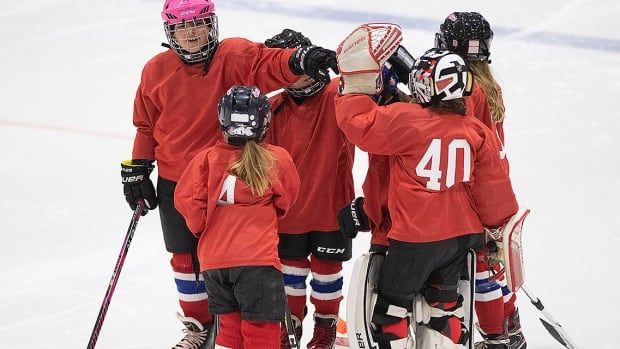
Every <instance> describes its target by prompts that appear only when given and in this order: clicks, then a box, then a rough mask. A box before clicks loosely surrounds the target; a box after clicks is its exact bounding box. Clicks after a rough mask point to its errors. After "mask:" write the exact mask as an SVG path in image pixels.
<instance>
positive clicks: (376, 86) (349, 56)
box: [336, 23, 403, 95]
mask: <svg viewBox="0 0 620 349" xmlns="http://www.w3.org/2000/svg"><path fill="white" fill-rule="evenodd" d="M402 40H403V34H402V31H401V29H400V27H399V26H398V25H396V24H390V23H368V24H363V25H360V26H359V27H357V28H355V30H353V32H352V33H351V34H349V36H347V37H346V38H345V39H344V40H343V41H342V42H341V43H340V45H339V46H338V50H337V51H336V55H337V60H338V68H339V69H340V73H341V74H342V78H341V79H342V81H341V91H340V93H341V94H343V95H346V94H349V93H362V94H368V95H374V94H377V93H379V92H381V88H382V84H381V67H382V66H383V64H384V63H385V62H386V61H387V60H388V58H390V56H392V54H394V52H396V50H397V49H398V47H399V45H400V42H401V41H402Z"/></svg>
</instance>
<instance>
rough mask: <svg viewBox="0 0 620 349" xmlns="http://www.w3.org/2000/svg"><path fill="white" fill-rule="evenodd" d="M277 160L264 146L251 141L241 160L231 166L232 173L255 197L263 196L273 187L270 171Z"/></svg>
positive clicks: (245, 146) (240, 156) (248, 142)
mask: <svg viewBox="0 0 620 349" xmlns="http://www.w3.org/2000/svg"><path fill="white" fill-rule="evenodd" d="M274 163H275V158H274V157H273V154H271V152H270V151H268V150H267V149H265V147H264V146H263V145H262V144H258V143H256V142H255V141H252V140H249V141H247V143H245V145H244V146H243V149H242V150H241V154H240V155H239V158H238V159H237V160H235V161H234V162H233V163H232V164H231V165H230V172H231V173H232V174H233V175H234V176H236V177H239V178H240V179H242V180H243V181H244V182H245V183H246V184H247V185H248V186H249V187H250V189H251V190H252V193H253V194H254V195H259V196H262V195H263V194H265V191H267V189H268V188H269V186H270V185H271V180H270V178H269V170H270V169H271V168H272V167H273V164H274Z"/></svg>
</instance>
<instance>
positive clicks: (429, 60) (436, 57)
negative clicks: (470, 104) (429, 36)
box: [409, 49, 473, 106]
mask: <svg viewBox="0 0 620 349" xmlns="http://www.w3.org/2000/svg"><path fill="white" fill-rule="evenodd" d="M472 84H473V77H472V75H471V73H470V72H469V68H468V67H467V63H466V62H465V60H464V59H463V58H462V57H461V56H459V55H457V54H454V53H451V52H450V51H446V50H442V49H431V50H428V51H426V53H424V55H422V57H420V59H418V60H417V61H416V63H415V65H414V69H413V71H412V72H411V75H410V76H409V89H410V90H411V93H412V94H413V97H414V99H415V100H416V101H417V102H418V103H419V104H422V105H423V106H429V105H431V104H433V103H437V102H439V101H448V100H452V99H458V98H462V97H465V96H468V95H470V94H471V89H472Z"/></svg>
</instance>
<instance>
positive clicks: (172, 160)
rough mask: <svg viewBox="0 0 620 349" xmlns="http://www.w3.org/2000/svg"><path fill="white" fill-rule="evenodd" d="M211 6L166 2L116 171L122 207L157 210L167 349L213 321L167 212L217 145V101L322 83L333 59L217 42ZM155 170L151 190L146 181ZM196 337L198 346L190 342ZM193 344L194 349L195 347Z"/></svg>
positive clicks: (309, 51) (185, 242)
mask: <svg viewBox="0 0 620 349" xmlns="http://www.w3.org/2000/svg"><path fill="white" fill-rule="evenodd" d="M214 11H215V6H214V4H213V2H212V1H211V0H166V1H165V3H164V9H163V11H162V18H163V21H164V30H165V33H166V36H167V38H168V44H169V46H170V49H169V50H167V51H165V52H162V53H160V54H158V55H156V56H155V57H153V58H152V59H151V60H150V61H149V62H148V63H147V64H146V65H145V67H144V69H143V71H142V77H141V81H140V85H139V87H138V91H137V93H136V96H135V101H134V114H133V123H134V125H135V126H136V128H137V132H136V136H135V140H134V143H133V154H132V160H127V161H125V162H123V164H122V177H123V184H124V193H125V197H126V200H127V202H128V203H129V205H130V207H132V209H133V208H135V207H136V201H137V200H138V199H145V203H146V207H147V208H148V209H155V208H156V207H157V206H158V205H159V213H160V218H161V223H162V230H163V234H164V241H165V246H166V250H167V251H169V252H170V253H172V259H171V266H172V270H173V271H174V280H175V282H176V285H177V290H178V294H179V302H180V305H181V309H182V310H183V313H184V316H181V320H182V321H183V323H184V324H185V325H186V326H187V330H186V336H185V338H183V339H182V340H181V342H179V344H178V345H177V346H176V347H175V348H183V349H186V348H190V349H191V348H202V345H203V343H204V341H203V340H202V339H201V338H203V337H205V336H206V334H207V333H208V328H209V327H210V326H211V324H212V323H213V317H212V316H211V315H210V314H209V313H208V312H207V310H206V309H207V294H206V292H205V288H204V283H203V281H202V278H201V277H199V273H198V272H197V269H196V268H195V264H196V262H195V261H196V258H195V249H196V243H197V240H196V238H195V237H194V236H193V235H192V234H191V232H190V231H189V230H188V228H187V226H186V224H185V221H184V220H183V217H181V215H180V214H179V213H178V212H177V211H176V209H175V208H174V205H173V194H174V190H175V186H176V182H177V181H178V179H179V177H180V176H181V173H182V171H183V170H184V169H185V166H186V165H187V164H188V163H189V161H190V160H191V159H192V158H193V157H194V156H195V155H196V154H197V153H198V152H199V151H201V150H203V149H205V148H207V147H209V146H211V145H213V144H215V142H216V140H217V139H218V138H219V135H220V132H219V125H218V123H217V118H216V115H215V113H216V110H217V103H218V101H219V98H220V97H221V96H222V95H224V94H225V93H226V91H227V90H228V89H229V88H230V87H231V86H233V85H235V84H245V85H256V86H258V87H259V88H261V89H262V90H264V91H271V90H274V89H277V88H279V87H282V86H285V85H289V84H291V83H293V82H295V81H297V80H298V79H299V77H300V76H301V75H302V74H307V75H310V76H312V77H313V78H315V79H316V80H320V81H325V82H326V81H329V73H328V71H327V69H328V68H329V67H330V66H331V67H333V68H335V67H336V63H335V53H334V52H333V51H330V50H326V49H322V48H320V47H315V46H307V47H303V48H300V49H298V50H292V49H270V48H266V47H265V46H264V45H263V44H262V43H253V42H250V41H248V40H245V39H241V38H230V39H225V40H222V41H219V40H218V25H217V24H218V19H217V16H216V14H215V12H214ZM154 161H157V166H158V174H159V177H158V181H157V190H155V188H154V186H153V183H152V182H151V180H150V179H149V174H150V173H151V171H152V170H153V168H154V164H153V163H154ZM196 337H198V338H199V339H195V338H196ZM195 343H198V344H195Z"/></svg>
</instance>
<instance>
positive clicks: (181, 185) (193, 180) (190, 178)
mask: <svg viewBox="0 0 620 349" xmlns="http://www.w3.org/2000/svg"><path fill="white" fill-rule="evenodd" d="M206 156H207V152H206V151H204V152H202V153H200V154H198V155H197V156H196V157H194V159H192V161H191V162H190V163H189V165H187V167H186V168H185V171H183V174H182V175H181V178H180V179H179V181H178V183H177V186H176V188H175V190H174V207H176V209H177V210H178V211H179V213H181V215H182V216H183V217H184V218H185V221H186V223H187V227H188V228H189V230H190V231H191V232H192V233H193V234H194V235H195V236H196V237H200V235H201V234H202V232H203V231H204V228H205V223H206V221H207V203H208V199H209V192H208V181H207V177H208V172H209V169H208V162H207V161H206Z"/></svg>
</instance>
